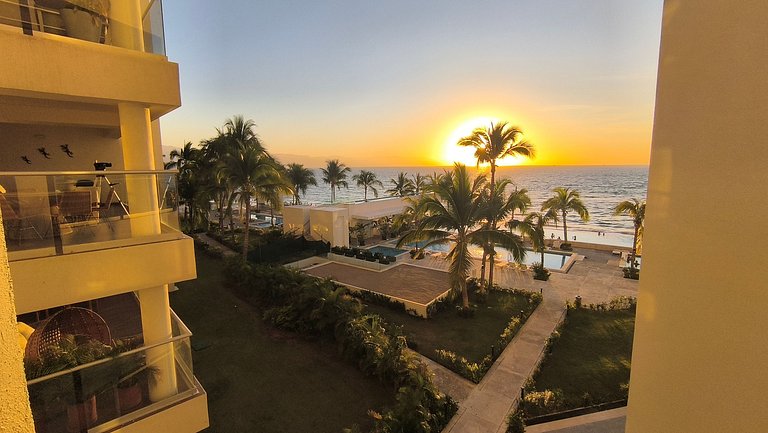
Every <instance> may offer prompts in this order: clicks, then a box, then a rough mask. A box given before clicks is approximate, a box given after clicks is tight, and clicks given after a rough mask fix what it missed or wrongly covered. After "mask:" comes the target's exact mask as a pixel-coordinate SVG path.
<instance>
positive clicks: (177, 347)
mask: <svg viewBox="0 0 768 433" xmlns="http://www.w3.org/2000/svg"><path fill="white" fill-rule="evenodd" d="M171 319H172V323H173V330H174V332H173V336H172V337H171V338H170V339H168V340H166V341H164V342H161V343H157V344H151V345H147V346H142V347H139V348H137V349H134V350H130V351H127V352H124V353H121V354H119V355H117V356H114V357H109V358H105V359H99V360H97V361H93V362H90V363H87V364H83V365H79V366H77V367H75V368H70V369H67V370H63V371H58V372H55V373H53V374H48V375H45V376H41V377H36V378H34V379H31V380H29V381H28V382H27V387H28V390H29V396H30V404H31V407H32V415H33V418H34V421H35V430H36V431H37V432H38V433H55V432H66V431H70V432H71V431H86V430H87V431H88V432H100V431H111V430H113V429H115V428H117V427H119V426H121V425H126V424H130V423H132V422H134V421H136V420H138V419H141V418H144V417H147V416H151V415H153V414H156V413H159V412H161V411H162V410H164V409H166V408H168V407H170V406H172V405H175V404H177V403H179V402H181V401H184V400H186V399H189V398H191V397H194V396H196V395H199V394H200V393H201V392H202V390H201V389H200V388H198V385H197V382H196V380H195V378H194V375H193V369H192V349H191V345H190V337H191V336H192V334H191V333H190V332H189V329H187V327H186V326H185V325H184V323H183V322H181V320H179V318H178V317H177V316H176V314H175V313H173V312H171ZM158 353H161V354H164V356H165V357H166V358H171V359H172V361H173V362H172V363H170V365H173V366H174V369H173V371H171V372H162V371H161V370H160V369H158V368H157V366H156V363H157V362H158V361H160V362H161V361H162V360H159V359H158V356H157V355H158ZM51 359H52V357H51V356H50V355H48V358H47V360H48V361H47V362H52V361H51ZM27 364H28V368H29V365H31V364H30V363H29V362H27ZM163 374H172V375H174V376H175V388H174V389H175V392H171V393H170V394H169V395H167V396H166V397H164V398H161V399H157V400H156V401H152V400H151V399H150V397H149V395H150V392H149V389H150V387H152V386H154V383H155V382H157V381H158V380H160V379H162V376H161V375H163Z"/></svg>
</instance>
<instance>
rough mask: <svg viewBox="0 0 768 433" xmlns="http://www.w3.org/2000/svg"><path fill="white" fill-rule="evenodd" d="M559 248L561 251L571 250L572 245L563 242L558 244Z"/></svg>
mask: <svg viewBox="0 0 768 433" xmlns="http://www.w3.org/2000/svg"><path fill="white" fill-rule="evenodd" d="M560 249H561V250H563V251H573V245H571V243H570V242H563V243H562V244H560Z"/></svg>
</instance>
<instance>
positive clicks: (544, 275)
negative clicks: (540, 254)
mask: <svg viewBox="0 0 768 433" xmlns="http://www.w3.org/2000/svg"><path fill="white" fill-rule="evenodd" d="M531 269H533V279H534V280H539V281H547V280H549V275H550V273H549V269H547V268H545V267H544V265H543V264H542V263H539V262H536V263H534V264H533V266H531Z"/></svg>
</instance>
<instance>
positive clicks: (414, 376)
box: [225, 260, 458, 433]
mask: <svg viewBox="0 0 768 433" xmlns="http://www.w3.org/2000/svg"><path fill="white" fill-rule="evenodd" d="M225 281H226V283H227V284H229V285H230V286H231V287H232V288H233V289H234V290H235V291H236V292H237V293H238V294H239V295H240V296H241V297H243V298H244V299H245V300H246V301H247V302H249V303H252V304H254V305H257V306H259V307H260V308H261V309H262V310H263V311H264V318H265V320H267V321H268V322H270V323H272V324H274V325H275V326H279V327H281V328H283V329H287V330H291V331H294V332H297V333H300V334H302V335H305V336H311V337H318V338H329V339H332V340H333V341H335V342H336V344H337V345H338V347H339V350H340V352H341V353H342V354H343V356H344V357H345V358H347V359H349V360H351V361H353V362H356V363H357V365H358V367H359V368H360V370H361V371H363V372H364V373H366V374H369V375H373V376H376V377H377V378H379V379H380V380H381V381H382V382H384V383H387V384H390V385H392V387H393V389H395V390H396V402H395V403H394V404H393V405H392V407H389V408H387V409H385V410H384V411H382V412H375V411H371V412H370V413H371V416H372V417H373V419H374V427H373V430H372V432H373V433H385V432H386V433H388V432H414V433H431V432H439V431H441V430H442V429H443V428H444V427H445V425H446V424H447V423H448V421H449V420H450V419H451V417H452V416H453V414H454V413H455V412H456V410H457V408H458V406H457V404H456V402H455V401H454V400H453V399H452V398H451V397H449V396H446V395H444V394H442V393H441V392H440V391H438V389H437V387H435V385H434V384H433V383H432V379H431V376H430V373H429V371H428V370H427V368H426V366H425V365H424V364H423V363H422V362H420V361H419V360H418V358H417V357H416V356H415V355H414V354H412V353H411V352H408V351H406V350H405V348H406V339H405V337H404V336H403V335H402V332H401V330H400V329H399V328H397V327H390V326H389V325H388V324H387V323H386V322H385V321H384V320H383V319H381V318H380V317H379V316H377V315H366V314H363V313H362V306H361V303H360V301H359V300H357V299H355V298H354V297H352V296H350V294H349V292H348V291H347V289H346V288H345V287H342V286H338V285H335V284H334V283H333V282H332V281H330V280H329V279H322V280H321V279H316V278H314V277H310V276H308V275H306V274H303V273H301V272H299V271H296V270H292V269H286V268H283V267H275V266H265V265H251V264H247V263H243V262H242V261H240V260H228V261H227V264H226V266H225ZM348 431H350V432H359V431H360V430H359V428H358V427H356V426H355V427H352V428H351V429H349V430H348Z"/></svg>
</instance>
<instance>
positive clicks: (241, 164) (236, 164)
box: [222, 145, 285, 260]
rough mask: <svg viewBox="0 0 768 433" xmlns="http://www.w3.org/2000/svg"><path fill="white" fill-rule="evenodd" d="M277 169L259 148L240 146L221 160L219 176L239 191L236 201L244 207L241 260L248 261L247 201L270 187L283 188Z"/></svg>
mask: <svg viewBox="0 0 768 433" xmlns="http://www.w3.org/2000/svg"><path fill="white" fill-rule="evenodd" d="M280 168H281V166H280V165H279V164H278V163H277V162H275V160H274V159H272V158H271V157H270V156H269V155H268V154H267V153H266V152H264V149H263V148H262V147H261V146H253V145H252V146H247V145H246V146H242V148H241V149H240V151H239V152H232V153H229V154H227V155H225V157H224V159H223V160H222V171H223V173H224V174H225V175H226V176H227V178H228V179H229V181H230V182H231V183H232V185H234V186H235V187H236V188H238V189H239V191H240V192H239V194H240V199H241V201H242V202H243V203H244V204H245V230H244V233H243V260H247V258H248V247H249V241H250V240H249V233H250V230H249V228H250V227H249V225H250V219H251V218H250V215H251V197H255V196H259V195H260V194H262V195H263V194H264V193H263V191H264V190H265V189H268V188H270V187H274V188H279V187H282V186H284V185H285V180H284V179H283V177H282V176H281V173H280Z"/></svg>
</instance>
